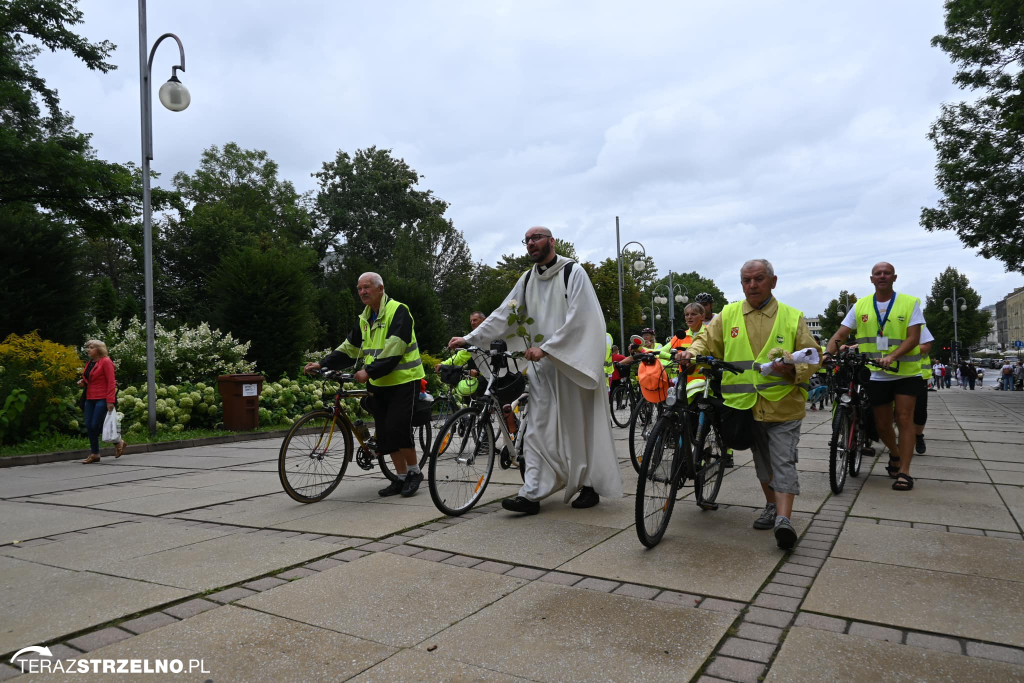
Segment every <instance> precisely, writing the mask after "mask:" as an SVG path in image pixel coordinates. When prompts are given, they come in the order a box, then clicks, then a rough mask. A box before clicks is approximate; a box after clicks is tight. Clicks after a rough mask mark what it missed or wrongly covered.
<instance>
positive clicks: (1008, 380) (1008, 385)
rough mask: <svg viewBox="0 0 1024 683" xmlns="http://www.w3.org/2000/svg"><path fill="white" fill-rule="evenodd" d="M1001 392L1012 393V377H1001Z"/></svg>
mask: <svg viewBox="0 0 1024 683" xmlns="http://www.w3.org/2000/svg"><path fill="white" fill-rule="evenodd" d="M1003 391H1013V375H1012V374H1011V375H1003Z"/></svg>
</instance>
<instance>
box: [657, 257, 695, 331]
mask: <svg viewBox="0 0 1024 683" xmlns="http://www.w3.org/2000/svg"><path fill="white" fill-rule="evenodd" d="M662 289H664V290H665V293H666V294H668V296H655V298H654V303H656V304H662V305H664V304H668V326H669V327H670V328H671V329H670V330H669V332H675V329H676V308H675V304H685V303H686V302H688V301H689V300H690V296H689V292H687V291H686V287H683V286H682V285H676V284H673V283H672V271H671V270H670V271H668V284H667V285H659V286H658V287H657V288H656V289H655V292H656V293H660V292H661V290H662ZM679 290H682V292H683V293H682V294H680V293H679Z"/></svg>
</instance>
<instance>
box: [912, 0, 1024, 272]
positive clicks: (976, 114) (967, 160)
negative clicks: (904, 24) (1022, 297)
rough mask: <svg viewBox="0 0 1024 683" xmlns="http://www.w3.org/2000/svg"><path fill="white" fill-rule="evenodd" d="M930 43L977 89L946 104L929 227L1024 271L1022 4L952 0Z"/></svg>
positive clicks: (962, 81)
mask: <svg viewBox="0 0 1024 683" xmlns="http://www.w3.org/2000/svg"><path fill="white" fill-rule="evenodd" d="M945 9H946V23H945V28H946V32H945V34H944V35H940V36H935V37H934V38H933V39H932V45H933V46H936V47H939V48H940V49H942V50H943V51H944V52H946V53H947V54H948V55H949V57H950V59H951V60H952V61H953V63H954V64H955V65H956V67H957V71H956V75H955V76H954V77H953V82H954V83H956V84H957V85H959V86H960V87H961V88H963V89H965V90H971V91H973V92H975V93H977V94H978V95H979V97H978V98H977V99H976V100H974V101H973V102H956V103H951V104H945V105H943V106H942V112H941V114H940V116H939V118H938V120H937V121H935V123H934V124H933V125H932V127H931V130H930V132H929V134H928V138H929V139H930V140H931V141H932V142H933V143H934V144H935V150H936V152H937V156H938V160H937V162H936V179H935V182H936V185H937V186H938V188H939V190H940V191H941V192H942V198H941V199H940V200H939V203H938V206H936V207H934V208H924V209H922V211H921V225H923V226H924V227H925V228H926V229H927V230H930V231H931V230H952V231H954V232H956V234H957V235H958V236H959V238H960V240H961V241H962V242H963V243H964V244H965V245H967V246H968V247H971V248H972V249H977V250H978V252H979V253H980V254H981V255H982V256H984V257H986V258H995V259H997V260H999V261H1001V262H1002V263H1003V265H1004V266H1005V267H1006V269H1007V270H1012V271H1020V272H1024V59H1022V58H1024V10H1022V8H1021V3H1020V1H1019V0H947V2H946V5H945Z"/></svg>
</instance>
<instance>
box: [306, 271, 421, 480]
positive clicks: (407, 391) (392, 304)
mask: <svg viewBox="0 0 1024 683" xmlns="http://www.w3.org/2000/svg"><path fill="white" fill-rule="evenodd" d="M356 293H357V294H358V295H359V300H360V301H362V302H363V304H364V306H365V308H364V309H363V312H362V313H360V314H359V318H358V320H357V321H356V324H355V327H353V328H352V331H351V332H349V334H348V337H346V338H345V341H344V342H342V344H341V346H339V347H338V348H337V349H335V350H334V351H332V352H331V353H330V354H328V355H327V357H325V358H324V359H323V360H322V361H320V362H319V363H307V364H306V368H305V371H306V372H307V373H308V372H313V371H315V370H319V369H320V368H321V367H325V368H330V369H332V370H342V369H344V368H347V367H349V366H350V365H352V364H353V363H358V362H359V361H362V363H363V365H362V367H361V368H359V370H357V371H356V373H355V375H354V376H353V379H354V380H355V381H356V382H358V383H360V384H366V389H367V391H368V392H369V396H368V397H367V398H368V399H369V400H368V401H367V402H366V403H367V408H368V410H369V412H370V413H371V414H372V415H373V421H374V425H375V426H376V429H377V450H378V452H380V453H384V454H390V455H391V460H392V462H393V463H394V464H395V474H397V475H398V481H393V482H391V483H390V484H389V485H388V486H386V487H384V488H383V489H381V490H379V491H377V495H379V496H381V497H382V498H383V497H386V496H394V495H397V494H401V495H402V496H403V497H406V498H408V497H409V496H412V495H414V494H415V493H416V491H417V489H418V488H419V486H420V483H422V481H423V473H422V472H420V468H419V465H418V462H419V461H418V460H417V458H416V442H415V439H414V438H413V433H412V431H413V430H412V413H413V408H414V407H415V405H416V397H417V396H418V395H419V393H420V380H422V379H423V378H424V377H425V373H424V372H423V361H422V360H421V359H420V351H419V344H418V343H417V342H416V330H415V322H414V320H413V317H412V313H410V312H409V307H408V306H406V305H405V304H403V303H400V302H398V301H396V300H394V299H392V298H391V297H389V296H388V295H387V294H386V293H385V292H384V279H383V278H381V276H380V275H378V274H377V273H363V274H362V275H360V276H359V280H358V282H357V283H356Z"/></svg>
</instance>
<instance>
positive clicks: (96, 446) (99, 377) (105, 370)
mask: <svg viewBox="0 0 1024 683" xmlns="http://www.w3.org/2000/svg"><path fill="white" fill-rule="evenodd" d="M85 352H86V353H87V354H89V362H88V363H87V364H86V366H85V369H84V370H83V371H82V379H80V380H78V386H80V387H85V406H84V408H85V430H86V432H87V433H88V434H89V449H90V452H89V457H88V458H86V459H85V460H83V461H82V464H83V465H90V464H92V463H94V462H99V461H100V433H101V432H102V431H103V420H104V419H106V417H107V413H110V412H113V411H114V410H115V408H116V401H117V382H116V380H115V378H114V362H113V361H112V360H110V358H109V357H108V356H107V345H106V344H104V343H103V342H101V341H100V340H98V339H90V340H89V341H87V342H85ZM124 447H125V442H124V439H121V442H120V443H118V444H117V445H116V446H114V457H115V458H120V457H121V456H122V455H123V454H124Z"/></svg>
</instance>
